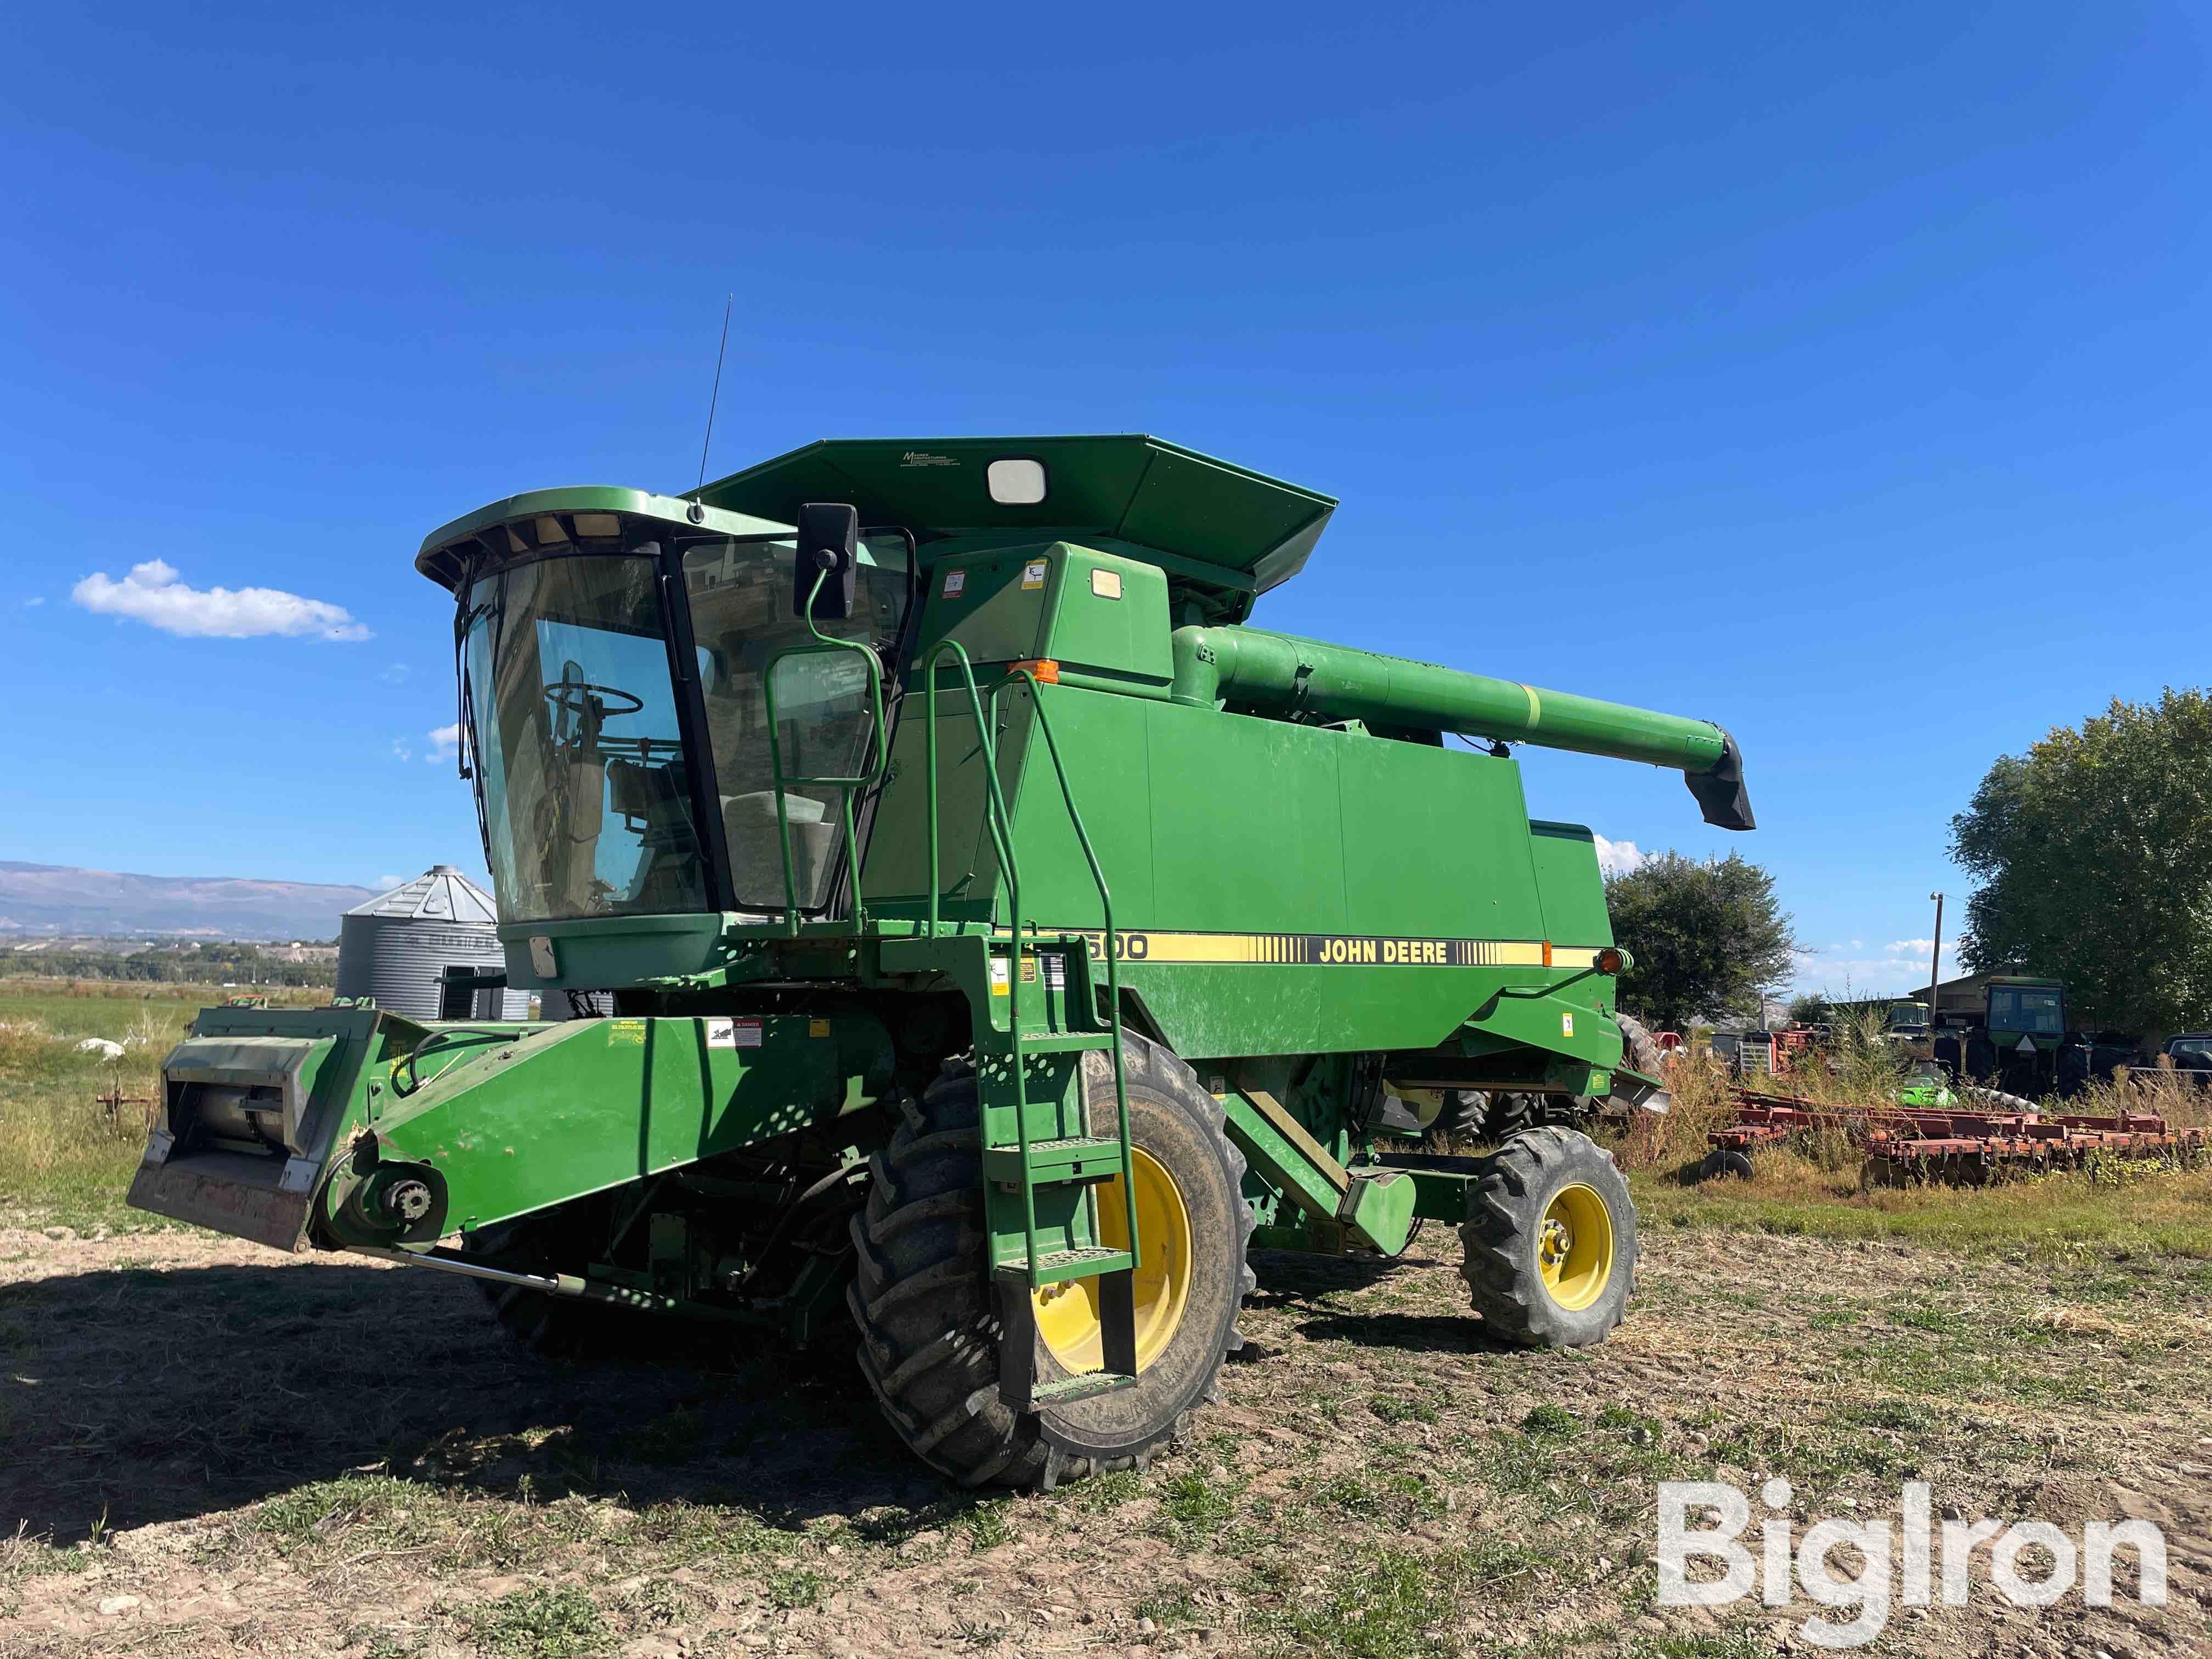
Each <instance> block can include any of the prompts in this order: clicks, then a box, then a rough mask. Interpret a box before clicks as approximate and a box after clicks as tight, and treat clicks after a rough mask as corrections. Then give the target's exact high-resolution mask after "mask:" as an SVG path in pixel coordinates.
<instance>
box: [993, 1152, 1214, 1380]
mask: <svg viewBox="0 0 2212 1659" xmlns="http://www.w3.org/2000/svg"><path fill="white" fill-rule="evenodd" d="M1129 1166H1130V1169H1131V1170H1132V1171H1133V1173H1134V1175H1135V1176H1136V1187H1137V1233H1138V1236H1139V1237H1140V1238H1142V1239H1143V1240H1144V1244H1145V1250H1144V1257H1145V1259H1144V1265H1143V1266H1142V1267H1139V1268H1138V1269H1137V1273H1136V1282H1135V1291H1136V1303H1137V1369H1138V1370H1140V1371H1141V1370H1144V1369H1145V1367H1146V1366H1147V1365H1149V1364H1152V1361H1153V1360H1154V1359H1156V1358H1158V1357H1159V1355H1160V1353H1161V1352H1162V1350H1164V1348H1166V1346H1168V1344H1169V1343H1170V1342H1171V1341H1173V1340H1175V1334H1176V1328H1178V1327H1179V1326H1181V1325H1182V1310H1183V1305H1184V1304H1185V1303H1187V1302H1188V1300H1189V1299H1190V1211H1189V1209H1188V1207H1187V1206H1185V1205H1184V1203H1183V1201H1182V1189H1181V1188H1178V1187H1177V1186H1176V1184H1175V1177H1174V1176H1171V1175H1170V1174H1169V1173H1168V1172H1167V1170H1166V1169H1165V1168H1164V1166H1163V1165H1162V1164H1159V1163H1158V1162H1157V1161H1156V1160H1155V1159H1154V1158H1152V1154H1151V1153H1149V1152H1146V1151H1145V1149H1144V1148H1143V1147H1141V1146H1135V1147H1132V1148H1131V1149H1130V1152H1129ZM1098 1242H1099V1243H1102V1244H1106V1245H1109V1246H1111V1247H1112V1248H1114V1249H1127V1248H1128V1245H1129V1228H1128V1223H1127V1206H1126V1204H1125V1203H1124V1202H1123V1200H1122V1197H1121V1177H1120V1176H1115V1178H1114V1179H1113V1180H1111V1181H1106V1182H1100V1183H1099V1185H1098ZM1030 1303H1031V1304H1032V1305H1033V1306H1034V1307H1035V1308H1036V1325H1037V1334H1038V1335H1040V1336H1042V1338H1043V1339H1044V1345H1045V1346H1046V1347H1047V1348H1048V1349H1050V1350H1051V1352H1052V1357H1053V1358H1054V1359H1057V1360H1058V1361H1059V1362H1060V1365H1061V1368H1062V1369H1063V1370H1069V1371H1095V1370H1097V1369H1098V1368H1099V1367H1100V1366H1101V1365H1102V1364H1104V1363H1105V1358H1106V1351H1105V1344H1104V1341H1103V1338H1102V1336H1101V1334H1100V1331H1099V1325H1098V1281H1097V1279H1069V1280H1067V1281H1066V1283H1064V1284H1059V1285H1046V1286H1045V1287H1044V1288H1043V1289H1042V1290H1041V1291H1031V1292H1030Z"/></svg>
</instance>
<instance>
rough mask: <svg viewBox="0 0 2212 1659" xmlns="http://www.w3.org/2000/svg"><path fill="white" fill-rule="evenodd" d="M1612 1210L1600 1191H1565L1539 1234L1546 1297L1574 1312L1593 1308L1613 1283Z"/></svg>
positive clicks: (1547, 1208)
mask: <svg viewBox="0 0 2212 1659" xmlns="http://www.w3.org/2000/svg"><path fill="white" fill-rule="evenodd" d="M1536 1261H1537V1264H1538V1266H1539V1267H1541V1269H1542V1272H1543V1275H1544V1293H1545V1294H1546V1295H1547V1296H1548V1297H1551V1298H1552V1300H1553V1301H1554V1302H1556V1303H1557V1304H1559V1306H1560V1307H1562V1308H1565V1310H1567V1311H1568V1312H1569V1313H1576V1312H1579V1311H1580V1310H1583V1309H1584V1308H1587V1307H1589V1305H1590V1304H1592V1303H1594V1302H1595V1301H1596V1300H1597V1299H1598V1297H1601V1296H1603V1295H1604V1294H1605V1287H1606V1286H1607V1285H1608V1284H1610V1283H1611V1282H1612V1280H1613V1212H1612V1211H1610V1210H1608V1209H1607V1208H1606V1207H1605V1200H1604V1199H1603V1198H1602V1197H1601V1196H1600V1195H1599V1194H1598V1191H1597V1189H1596V1188H1594V1187H1585V1186H1583V1184H1582V1183H1581V1182H1576V1183H1575V1184H1574V1185H1572V1186H1571V1187H1562V1188H1559V1191H1558V1192H1557V1193H1556V1194H1553V1199H1552V1201H1551V1202H1550V1203H1549V1204H1547V1205H1546V1206H1544V1219H1543V1221H1542V1222H1541V1224H1540V1225H1539V1226H1538V1227H1537V1230H1536Z"/></svg>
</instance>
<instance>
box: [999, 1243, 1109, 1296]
mask: <svg viewBox="0 0 2212 1659" xmlns="http://www.w3.org/2000/svg"><path fill="white" fill-rule="evenodd" d="M1136 1265H1137V1258H1136V1257H1134V1256H1133V1255H1130V1254H1129V1253H1128V1251H1127V1250H1114V1249H1106V1248H1105V1247H1103V1245H1097V1244H1091V1245H1086V1246H1085V1248H1083V1249H1079V1250H1047V1251H1046V1252H1045V1253H1044V1254H1043V1255H1041V1256H1039V1257H1037V1258H1036V1265H1035V1271H1034V1272H1032V1271H1031V1268H1030V1266H1029V1265H1028V1264H1025V1263H1024V1262H1020V1261H1001V1262H1000V1264H999V1267H998V1273H999V1277H1000V1278H1001V1279H1026V1280H1028V1281H1029V1282H1030V1284H1032V1285H1038V1286H1040V1287H1042V1286H1043V1285H1058V1284H1061V1283H1064V1282H1065V1281H1066V1280H1068V1279H1091V1278H1094V1277H1096V1276H1097V1274H1099V1273H1121V1272H1123V1271H1124V1270H1126V1269H1127V1268H1131V1267H1135V1266H1136Z"/></svg>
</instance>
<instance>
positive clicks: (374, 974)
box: [337, 864, 530, 1019]
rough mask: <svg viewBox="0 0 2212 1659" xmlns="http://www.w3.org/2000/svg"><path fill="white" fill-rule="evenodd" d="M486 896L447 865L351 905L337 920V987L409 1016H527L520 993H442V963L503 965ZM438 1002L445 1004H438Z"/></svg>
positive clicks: (340, 991)
mask: <svg viewBox="0 0 2212 1659" xmlns="http://www.w3.org/2000/svg"><path fill="white" fill-rule="evenodd" d="M498 924H499V915H498V913H497V912H496V911H495V909H494V908H492V902H491V896H490V895H489V894H488V893H486V892H485V891H484V890H483V889H482V888H481V887H478V886H477V884H475V883H474V882H472V881H471V880H470V879H469V878H467V877H466V876H464V875H463V874H462V873H461V872H459V870H456V869H455V868H454V867H453V866H452V865H450V864H439V865H434V866H431V867H430V868H429V869H428V870H425V871H424V872H422V874H421V875H419V876H417V877H416V878H415V879H414V880H412V881H410V882H404V883H403V884H400V885H399V886H398V887H395V888H393V889H392V890H391V891H390V892H388V893H386V894H385V895H383V896H381V897H379V898H373V899H371V900H370V901H369V902H368V903H366V904H362V905H357V906H356V907H355V908H353V909H350V910H349V911H347V912H346V913H345V915H344V917H343V919H342V920H341V921H339V923H338V991H337V994H339V995H340V996H342V997H374V998H375V999H376V1006H378V1007H380V1008H389V1009H391V1010H392V1012H394V1013H400V1014H407V1015H410V1016H411V1017H412V1018H416V1019H527V1018H529V1017H530V994H529V993H528V992H527V991H513V990H507V991H479V992H477V993H476V994H474V996H472V997H466V998H465V1000H462V999H461V998H460V997H459V996H455V997H447V996H445V995H444V994H442V993H441V988H440V986H439V982H438V981H439V975H441V974H442V973H444V972H445V970H446V969H448V968H469V969H504V968H505V967H506V965H507V957H506V955H505V953H504V952H503V951H501V949H500V944H499V933H498ZM441 1000H443V1001H444V1002H445V1003H446V1005H447V1006H443V1007H441Z"/></svg>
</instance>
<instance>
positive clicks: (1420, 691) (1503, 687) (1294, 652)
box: [1172, 628, 1755, 829]
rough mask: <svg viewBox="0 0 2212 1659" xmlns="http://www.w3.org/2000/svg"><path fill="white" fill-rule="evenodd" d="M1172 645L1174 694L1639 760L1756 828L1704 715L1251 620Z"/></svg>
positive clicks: (1736, 762)
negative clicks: (1496, 675) (1664, 710)
mask: <svg viewBox="0 0 2212 1659" xmlns="http://www.w3.org/2000/svg"><path fill="white" fill-rule="evenodd" d="M1173 644H1174V647H1175V684H1174V688H1173V691H1172V696H1174V698H1175V700H1176V702H1183V703H1193V704H1198V705H1202V706H1206V707H1212V706H1213V705H1215V704H1217V703H1220V702H1231V703H1243V704H1245V705H1248V706H1249V707H1251V708H1264V709H1267V710H1270V711H1274V712H1290V713H1297V714H1311V715H1319V716H1322V717H1323V718H1325V719H1332V720H1364V721H1365V722H1367V723H1368V724H1369V725H1371V726H1396V727H1400V728H1401V729H1410V730H1413V731H1421V732H1456V733H1458V734H1460V735H1462V736H1465V737H1484V738H1503V739H1505V740H1508V741H1510V742H1515V743H1533V744H1538V745H1540V746H1541V747H1543V748H1547V749H1571V750H1576V751H1577V752H1578V753H1581V754H1585V755H1606V756H1609V757H1612V758H1613V759H1616V760H1631V761H1643V762H1645V763H1648V764H1650V765H1652V766H1661V767H1665V768H1666V769H1668V770H1669V771H1680V773H1681V774H1682V777H1683V781H1685V782H1686V783H1687V784H1688V785H1689V787H1690V793H1691V794H1692V795H1693V796H1695V797H1696V798H1697V802H1698V806H1699V810H1700V811H1703V812H1704V814H1705V822H1706V823H1710V824H1713V825H1715V826H1717V828H1720V829H1752V828H1754V827H1755V826H1754V824H1753V820H1752V815H1751V797H1750V796H1749V794H1748V793H1746V791H1745V789H1744V783H1743V757H1742V755H1741V753H1740V752H1739V751H1738V750H1737V749H1736V746H1735V738H1732V737H1730V736H1729V734H1728V733H1727V732H1725V731H1723V729H1722V728H1721V727H1719V726H1716V725H1714V724H1713V723H1712V722H1711V720H1686V719H1684V718H1683V717H1682V716H1680V715H1678V714H1656V713H1654V712H1653V711H1652V710H1650V709H1648V708H1631V707H1630V706H1629V705H1628V704H1626V703H1620V702H1601V701H1600V700H1599V699H1598V698H1595V697H1580V696H1575V695H1574V694H1573V693H1572V692H1571V691H1547V690H1542V689H1541V688H1539V687H1537V686H1533V685H1524V684H1522V683H1521V682H1520V681H1518V680H1501V679H1492V678H1490V677H1489V676H1488V675H1485V674H1468V673H1462V672H1461V671H1459V670H1457V669H1453V668H1442V667H1439V666H1437V665H1436V664H1434V663H1425V662H1414V661H1413V660H1411V659H1407V658H1405V657H1385V656H1381V655H1378V654H1376V653H1374V652H1371V651H1357V650H1353V649H1351V648H1350V647H1345V646H1338V645H1324V644H1322V643H1321V642H1319V641H1315V640H1302V639H1298V638H1297V637H1295V636H1293V635H1288V634H1271V633H1268V632H1267V631H1266V630H1265V629H1257V628H1179V629H1176V631H1175V634H1174V635H1173Z"/></svg>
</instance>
